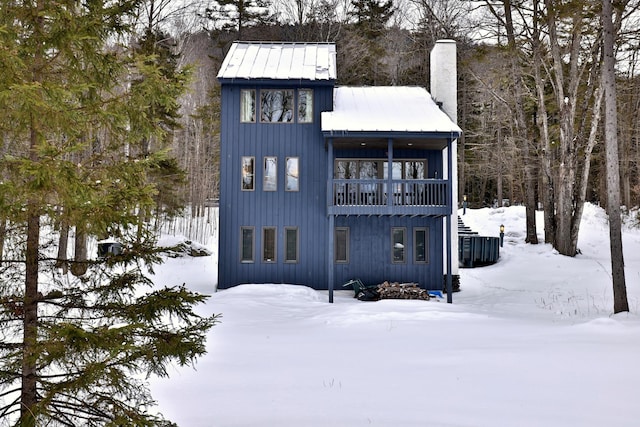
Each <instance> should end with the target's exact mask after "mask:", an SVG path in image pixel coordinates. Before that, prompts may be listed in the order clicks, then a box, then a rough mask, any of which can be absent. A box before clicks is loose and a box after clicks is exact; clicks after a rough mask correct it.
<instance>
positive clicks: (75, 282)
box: [0, 0, 216, 427]
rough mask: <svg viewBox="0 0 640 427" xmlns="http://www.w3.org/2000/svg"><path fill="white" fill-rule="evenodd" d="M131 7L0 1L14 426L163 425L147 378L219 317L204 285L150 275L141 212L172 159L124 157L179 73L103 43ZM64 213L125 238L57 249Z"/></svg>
mask: <svg viewBox="0 0 640 427" xmlns="http://www.w3.org/2000/svg"><path fill="white" fill-rule="evenodd" d="M136 6H137V2H136V1H126V0H123V1H119V2H104V1H102V0H90V1H87V2H77V1H72V0H61V1H58V2H48V1H46V0H34V1H27V2H19V3H14V2H2V3H0V141H2V145H1V146H0V147H1V148H2V149H1V150H0V156H1V157H0V212H1V213H2V218H0V219H1V220H2V221H3V224H4V227H5V229H4V234H3V237H4V248H3V249H4V253H3V258H2V261H1V262H0V418H2V419H3V420H9V421H8V422H9V423H10V424H12V425H19V426H23V427H32V426H36V425H38V426H41V425H48V426H77V425H87V426H102V425H104V426H122V425H138V426H159V425H166V423H165V422H164V421H163V420H162V417H161V416H160V415H155V414H154V413H153V412H152V411H150V409H149V408H150V406H151V405H152V404H153V401H152V399H151V396H150V395H149V392H148V389H147V387H146V386H145V384H144V381H143V380H144V377H145V375H147V376H148V375H152V374H153V375H167V371H166V369H165V366H166V365H167V363H171V362H177V363H178V364H180V365H185V364H191V363H193V362H194V361H195V359H196V358H197V357H198V356H200V355H202V354H204V353H205V345H204V343H205V333H206V332H207V331H208V330H209V329H210V328H211V327H212V326H213V325H214V324H215V322H216V317H215V316H212V317H204V318H203V317H200V316H198V315H196V314H195V313H194V311H193V306H194V305H196V304H198V303H200V302H202V301H203V300H204V299H205V298H206V297H205V296H203V295H199V294H195V293H192V292H190V291H188V290H187V289H186V288H185V287H184V286H175V287H165V288H159V287H156V286H154V285H153V283H152V282H151V280H150V279H149V277H148V276H149V272H150V271H152V267H153V265H154V264H155V263H158V262H160V260H161V258H160V249H158V248H156V241H155V237H154V233H153V232H152V230H151V229H150V227H149V225H148V224H147V223H146V222H140V221H139V212H141V211H146V210H150V209H152V208H153V206H154V196H155V194H156V193H157V189H156V186H155V185H154V184H153V183H152V181H151V180H150V178H149V174H150V171H151V170H152V169H153V168H154V167H155V166H157V165H158V164H162V162H165V161H168V158H167V157H166V153H165V152H164V151H158V152H153V153H149V155H148V156H146V157H144V158H140V159H135V160H134V159H128V158H127V157H126V156H125V155H124V154H125V151H126V147H131V146H134V145H135V144H136V143H139V142H140V141H142V140H144V139H145V138H160V139H161V138H162V137H163V135H165V133H166V132H167V129H166V128H165V127H163V125H162V123H161V121H159V120H157V115H155V114H150V113H149V111H150V110H151V109H153V108H159V109H160V110H163V111H167V112H169V111H171V109H172V108H173V106H174V105H175V96H176V93H178V92H179V90H177V89H176V88H177V87H178V88H179V84H178V85H177V86H176V82H175V81H172V80H171V79H167V78H166V76H163V71H162V70H161V69H160V67H159V66H158V63H157V62H156V61H152V60H150V58H149V57H148V56H147V57H144V56H142V55H141V53H140V52H133V51H129V50H127V49H124V48H123V47H122V46H112V47H111V48H108V47H107V42H112V43H113V42H115V41H117V40H124V39H127V36H128V35H129V34H128V32H127V30H128V25H127V23H128V22H130V21H131V22H132V20H133V12H134V11H135V8H136ZM128 79H138V80H140V81H141V82H143V83H142V84H139V85H133V84H131V82H130V81H128ZM60 223H65V224H68V225H70V226H73V227H75V238H76V241H77V242H82V243H83V244H84V241H88V240H92V239H96V238H101V237H106V236H111V237H114V238H116V239H118V241H119V242H120V243H121V244H122V245H123V248H124V250H123V252H122V253H121V254H118V255H113V256H110V257H106V258H98V259H96V258H95V256H92V255H91V254H81V256H78V254H76V257H75V258H72V259H70V260H66V256H65V257H63V258H62V259H57V257H56V253H57V251H56V248H55V245H54V242H55V240H56V239H55V237H56V236H55V233H54V232H53V231H52V230H54V228H55V226H57V224H60ZM76 246H78V245H77V244H76ZM85 249H86V244H85ZM80 252H82V251H80ZM56 265H58V266H60V265H64V266H67V267H69V270H72V269H73V270H75V272H76V274H77V276H75V275H69V274H66V269H60V268H57V267H56Z"/></svg>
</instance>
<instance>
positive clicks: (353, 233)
mask: <svg viewBox="0 0 640 427" xmlns="http://www.w3.org/2000/svg"><path fill="white" fill-rule="evenodd" d="M434 52H435V56H434V53H433V52H432V60H431V62H432V73H431V74H432V87H431V92H432V93H431V94H430V93H429V92H427V91H426V90H425V89H424V88H420V87H337V86H336V78H337V75H336V62H335V61H336V50H335V45H334V44H332V43H264V42H262V43H261V42H236V43H234V44H233V45H232V46H231V48H230V50H229V52H228V54H227V56H226V57H225V60H224V61H223V63H222V66H221V69H220V72H219V74H218V79H219V81H220V83H221V96H222V116H221V157H220V159H221V160H220V171H221V180H220V181H221V188H220V237H219V245H220V247H219V277H218V287H219V288H220V289H225V288H229V287H231V286H235V285H238V284H243V283H289V284H301V285H306V286H310V287H312V288H315V289H328V290H329V299H330V301H332V300H333V290H334V288H335V289H340V286H341V284H342V283H345V282H347V281H348V280H350V279H352V278H359V279H361V280H362V281H363V282H364V283H365V284H377V283H381V282H383V281H385V280H387V281H395V282H401V283H404V282H412V283H418V284H419V285H420V286H421V287H423V288H426V289H443V288H446V287H447V286H448V287H449V288H448V289H449V290H451V289H450V287H451V277H452V275H453V274H456V273H457V255H456V253H457V237H456V235H455V228H454V227H453V226H452V222H453V221H452V219H453V215H454V214H455V209H454V207H455V206H456V202H455V201H456V200H457V194H456V191H455V187H456V162H455V152H456V146H455V144H456V139H457V138H458V137H459V136H460V134H461V130H460V128H459V127H458V126H457V125H456V124H455V110H456V105H455V94H456V89H455V43H453V42H452V41H442V42H439V44H438V45H437V46H436V49H434ZM437 64H443V67H444V69H441V70H438V69H437ZM452 67H453V69H452ZM434 75H435V76H436V78H437V77H440V78H441V80H442V82H441V83H439V84H440V86H438V84H436V85H434V82H433V79H434V77H433V76H434ZM452 76H453V77H452ZM451 86H453V87H451ZM438 87H441V89H438ZM438 91H439V92H440V93H442V99H437V102H436V101H434V99H433V98H432V95H433V94H434V92H438ZM447 113H448V114H447ZM452 118H453V120H452ZM452 254H453V256H452ZM443 278H445V280H443ZM448 295H449V301H450V298H451V292H449V293H448Z"/></svg>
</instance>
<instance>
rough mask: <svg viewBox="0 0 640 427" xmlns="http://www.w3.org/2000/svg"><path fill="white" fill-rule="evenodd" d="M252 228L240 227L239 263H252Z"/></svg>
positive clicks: (253, 242) (253, 241)
mask: <svg viewBox="0 0 640 427" xmlns="http://www.w3.org/2000/svg"><path fill="white" fill-rule="evenodd" d="M253 230H254V228H253V227H240V243H241V245H240V262H244V263H250V262H253V248H254V244H255V239H254V236H253Z"/></svg>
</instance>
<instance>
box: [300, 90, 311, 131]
mask: <svg viewBox="0 0 640 427" xmlns="http://www.w3.org/2000/svg"><path fill="white" fill-rule="evenodd" d="M311 122H313V90H311V89H300V90H298V123H311Z"/></svg>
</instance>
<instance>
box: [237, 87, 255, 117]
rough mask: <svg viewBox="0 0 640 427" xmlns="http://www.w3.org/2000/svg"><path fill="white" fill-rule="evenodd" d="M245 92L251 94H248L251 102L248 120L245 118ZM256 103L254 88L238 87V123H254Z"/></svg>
mask: <svg viewBox="0 0 640 427" xmlns="http://www.w3.org/2000/svg"><path fill="white" fill-rule="evenodd" d="M247 93H250V94H252V95H253V96H250V97H249V99H251V101H252V102H253V105H252V111H251V113H252V117H251V118H250V119H249V120H246V119H245V117H246V115H245V108H246V107H245V105H246V104H245V102H246V99H247V97H246V95H245V94H247ZM256 107H257V105H256V90H255V89H240V123H255V122H256V112H257V111H256V110H257V108H256Z"/></svg>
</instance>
